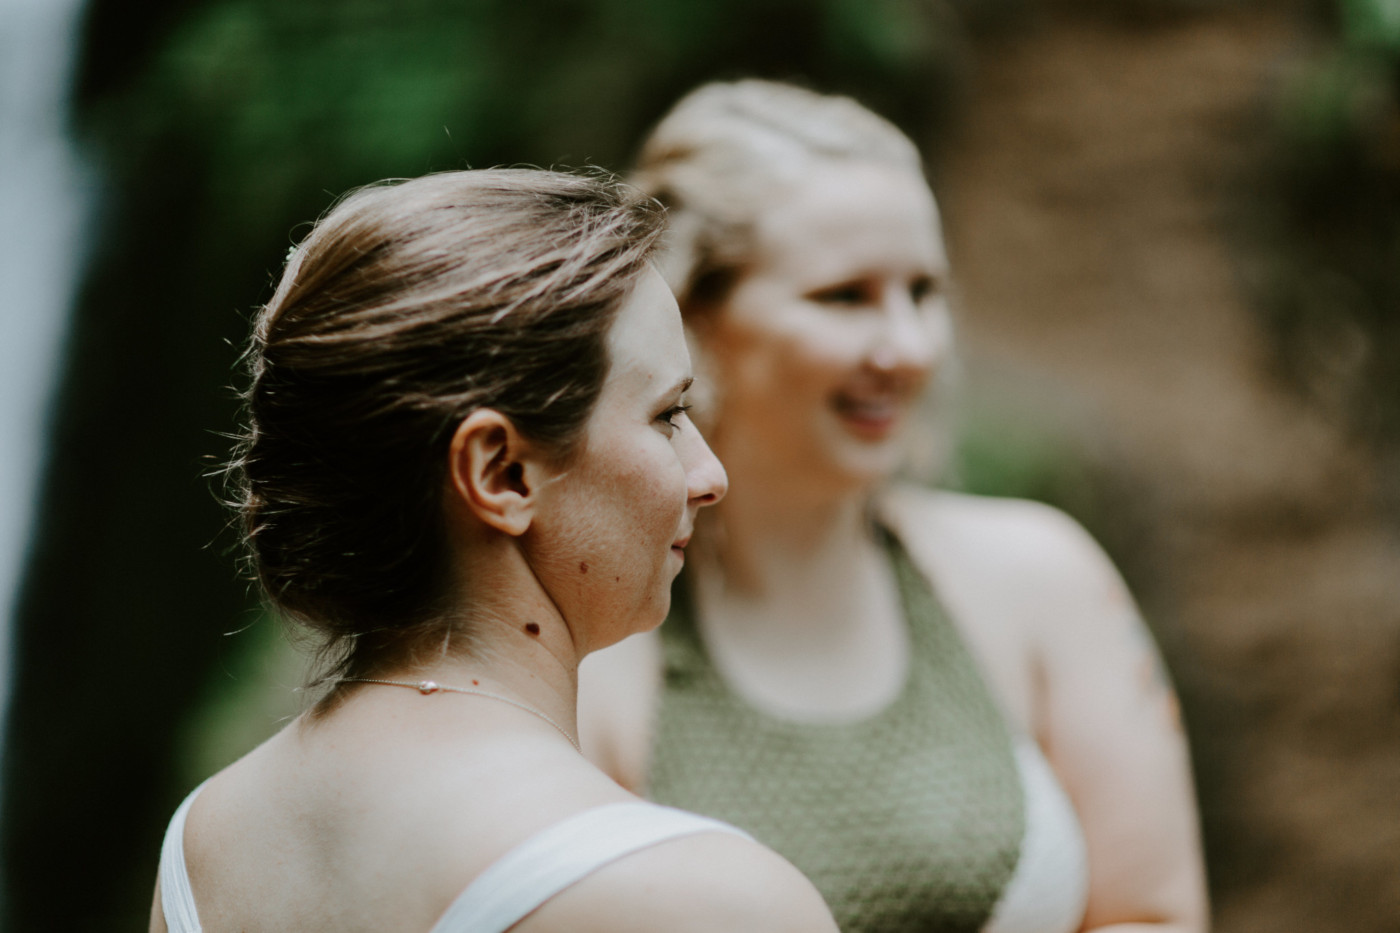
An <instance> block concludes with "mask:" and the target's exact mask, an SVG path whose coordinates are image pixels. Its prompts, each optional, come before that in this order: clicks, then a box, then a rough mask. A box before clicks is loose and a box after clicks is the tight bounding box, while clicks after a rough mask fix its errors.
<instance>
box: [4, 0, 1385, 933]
mask: <svg viewBox="0 0 1400 933" xmlns="http://www.w3.org/2000/svg"><path fill="white" fill-rule="evenodd" d="M750 74H757V75H764V76H770V77H777V78H786V79H793V80H797V81H799V82H802V83H806V84H810V85H811V86H814V87H816V88H818V89H821V90H828V91H840V92H845V93H849V94H853V95H855V96H856V97H858V98H859V99H861V100H862V101H864V102H865V103H867V104H869V105H870V106H872V107H873V108H875V109H876V110H878V111H880V112H882V113H884V114H886V115H888V116H890V117H892V118H893V119H894V120H895V121H896V122H898V123H900V124H901V125H902V126H903V127H904V128H905V129H906V130H907V131H908V132H909V133H910V134H911V135H912V136H913V137H914V138H915V140H916V141H918V142H920V143H921V144H922V145H923V146H924V149H925V151H926V153H927V155H928V160H929V169H930V175H931V177H932V179H933V181H934V186H935V189H936V191H937V192H938V194H939V196H940V198H941V200H942V203H943V207H944V211H945V215H946V222H947V227H948V231H947V232H948V239H949V242H950V245H951V249H952V253H953V260H954V272H955V277H956V278H957V281H958V285H959V288H960V291H961V299H962V309H961V310H962V316H961V322H960V326H961V342H962V351H963V370H964V373H963V375H964V379H963V387H962V391H961V394H962V399H961V402H962V406H961V407H962V411H963V416H962V419H961V423H960V427H959V429H958V437H957V448H956V449H957V452H956V455H955V457H954V460H955V462H954V465H953V468H952V470H951V471H950V476H949V482H950V483H952V484H954V485H958V486H960V487H962V488H965V489H969V490H973V491H977V492H988V493H997V494H1009V495H1020V496H1029V497H1033V498H1038V499H1043V500H1046V501H1049V502H1052V503H1054V504H1056V505H1058V506H1060V507H1062V508H1065V509H1067V510H1069V511H1070V512H1071V513H1072V514H1074V515H1075V516H1076V517H1078V518H1079V519H1080V520H1081V521H1082V522H1084V523H1085V524H1086V525H1087V526H1088V527H1089V528H1090V530H1091V531H1093V532H1094V533H1095V534H1096V535H1097V536H1098V537H1099V539H1100V540H1101V541H1102V542H1103V543H1104V545H1105V546H1106V547H1107V548H1108V550H1109V551H1110V553H1111V554H1112V555H1113V557H1114V559H1115V560H1116V561H1117V562H1118V564H1119V566H1120V567H1121V568H1122V569H1123V571H1124V573H1125V575H1126V576H1127V578H1128V580H1129V583H1130V584H1131V585H1132V586H1133V588H1134V590H1135V592H1136V593H1137V594H1138V597H1139V599H1140V601H1141V602H1142V604H1143V606H1144V609H1145V611H1146V613H1147V615H1148V617H1149V619H1150V621H1151V623H1152V625H1153V627H1154V629H1155V631H1156V633H1157V636H1158V639H1159V641H1160V643H1161V645H1162V647H1163V650H1164V652H1165V654H1166V656H1167V660H1168V664H1169V666H1170V667H1171V669H1172V672H1173V675H1174V677H1175V679H1176V681H1177V684H1178V687H1179V689H1180V691H1181V694H1182V701H1183V708H1184V714H1185V719H1186V723H1187V726H1188V728H1189V731H1190V735H1191V740H1192V746H1193V748H1192V750H1193V754H1194V757H1195V763H1196V771H1197V778H1198V790H1199V795H1200V801H1201V818H1202V825H1203V830H1204V838H1205V843H1206V849H1207V859H1208V864H1209V871H1210V882H1211V890H1212V896H1213V901H1214V910H1215V918H1216V929H1217V930H1219V931H1221V933H1252V931H1266V930H1267V931H1291V930H1299V931H1308V933H1319V931H1332V930H1337V931H1342V930H1345V931H1348V933H1356V931H1377V933H1380V931H1386V933H1392V931H1394V930H1395V929H1396V924H1397V918H1400V0H1308V2H1301V0H1300V2H1289V0H1275V2H1271V3H1264V2H1251V0H667V2H664V3H663V2H651V3H646V2H628V0H530V2H514V0H396V2H393V3H389V2H384V0H380V2H369V0H296V2H287V0H144V2H142V3H139V4H133V3H129V2H118V0H86V2H84V0H0V75H3V78H0V281H2V282H3V283H4V291H5V298H4V301H3V303H0V321H3V326H4V331H3V334H0V396H3V401H0V438H3V440H0V600H3V602H0V611H4V613H5V614H4V615H3V616H0V622H3V624H4V626H5V627H4V628H3V630H0V698H3V699H6V700H7V701H8V714H7V717H6V719H5V726H4V746H3V749H4V751H3V756H4V757H3V762H4V770H3V779H2V780H0V795H3V796H2V797H0V801H2V803H0V832H3V838H2V839H0V845H2V848H0V860H2V861H0V864H2V865H3V876H0V877H3V881H2V882H0V883H2V884H3V889H2V890H0V898H3V907H2V908H0V917H3V929H5V930H14V931H20V930H25V931H39V930H65V931H88V930H138V929H144V928H145V923H146V917H147V913H148V910H149V903H150V890H151V885H152V882H153V878H154V873H155V865H156V859H157V852H158V847H159V841H160V837H161V834H162V832H163V830H164V827H165V823H166V820H167V819H168V817H169V815H170V813H171V812H172V811H173V809H174V807H175V805H176V804H177V802H178V801H179V799H180V798H181V797H182V796H183V795H184V794H185V793H186V792H187V791H188V790H189V789H190V787H192V786H193V784H194V783H196V782H197V781H198V780H200V779H202V778H203V777H205V776H207V775H208V774H209V773H210V772H211V771H213V770H215V769H216V768H218V767H221V766H222V765H223V764H226V763H227V762H229V761H231V760H232V759H233V758H235V757H237V756H238V755H239V754H241V753H242V752H244V751H246V750H247V749H248V748H250V747H251V746H252V745H254V744H256V743H257V742H258V741H259V740H261V739H262V738H263V737H265V736H266V735H268V734H270V732H272V731H273V730H275V729H276V728H277V727H278V725H279V723H280V722H281V721H283V718H284V717H286V716H288V715H291V714H294V713H295V711H296V710H297V709H298V707H299V702H300V701H299V697H298V695H297V694H296V692H295V690H294V688H295V686H296V685H297V684H298V683H299V680H300V676H301V668H300V662H299V661H298V660H297V656H296V655H295V653H294V652H293V651H291V650H290V649H289V647H288V644H287V638H286V636H285V634H284V633H283V632H282V631H281V630H280V629H279V627H278V625H277V623H276V622H275V621H274V620H272V619H269V618H266V617H265V616H264V615H263V614H262V613H261V612H260V610H259V609H258V606H257V602H256V599H255V598H254V597H253V595H252V594H251V593H250V591H249V590H248V588H247V586H246V584H245V583H244V582H242V581H240V580H239V579H238V578H237V576H236V573H235V567H234V560H233V555H232V553H231V549H232V547H233V544H234V539H233V537H232V536H231V535H230V534H228V533H227V531H226V529H225V527H224V526H225V522H226V520H227V519H226V516H225V515H224V514H223V513H222V512H221V509H220V507H219V505H218V504H217V501H216V497H215V495H214V494H213V492H216V491H217V489H216V487H215V485H214V483H213V481H212V480H210V479H209V478H208V474H209V472H210V471H211V470H212V469H214V468H215V467H216V466H217V464H218V462H219V460H220V458H221V457H223V456H224V455H225V453H226V451H227V442H226V440H225V438H224V436H223V435H224V434H225V433H226V432H228V431H230V430H232V428H233V426H234V424H235V417H236V415H235V410H236V406H235V401H234V393H233V390H232V389H231V388H229V387H230V386H231V385H234V384H236V383H237V381H238V372H237V355H238V350H237V348H238V345H239V344H240V342H241V341H242V340H243V338H244V336H245V332H246V328H247V322H248V318H249V315H250V313H251V311H252V309H253V308H254V307H255V306H256V305H257V304H258V302H260V301H262V300H265V299H266V298H267V297H269V296H270V293H271V283H272V280H273V276H275V275H276V274H277V272H278V271H279V270H280V263H281V260H282V257H283V256H284V254H285V253H286V251H287V248H288V246H290V245H291V244H292V243H294V242H295V241H296V240H297V239H298V238H299V236H300V235H301V234H302V233H303V232H304V231H305V229H306V227H305V224H306V222H307V221H310V220H312V219H314V218H315V217H316V216H317V215H318V214H319V213H320V212H321V211H322V210H323V209H324V208H325V207H326V206H327V205H328V204H329V202H330V201H331V199H332V197H333V196H334V195H335V194H338V193H340V192H341V191H343V190H345V189H346V188H348V187H351V186H353V185H357V184H362V183H364V182H367V181H370V180H373V179H377V178H381V177H385V176H411V175H418V174H421V173H424V172H428V171H434V170H442V169H452V168H461V167H468V166H471V167H484V166H489V165H494V164H500V163H508V164H520V163H529V164H535V165H541V166H578V165H585V164H592V165H601V166H604V167H607V168H611V169H616V170H623V169H625V168H626V167H627V165H628V163H629V161H630V158H631V155H632V152H633V147H634V146H635V144H636V142H637V141H638V140H639V138H640V136H641V134H642V133H643V131H644V130H645V129H646V128H647V127H648V125H649V124H650V123H651V122H652V121H653V120H655V119H656V118H657V117H658V116H659V115H660V114H661V113H662V112H663V110H664V109H665V108H666V107H667V106H668V105H669V104H670V103H671V102H672V101H673V100H674V99H675V98H676V97H677V96H679V95H680V94H681V93H683V92H684V91H686V90H688V89H689V88H690V87H692V86H694V85H695V84H697V83H699V82H701V81H703V80H706V79H710V78H717V77H738V76H743V75H750Z"/></svg>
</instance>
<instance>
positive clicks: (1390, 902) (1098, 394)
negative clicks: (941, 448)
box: [942, 11, 1400, 933]
mask: <svg viewBox="0 0 1400 933" xmlns="http://www.w3.org/2000/svg"><path fill="white" fill-rule="evenodd" d="M1306 48H1307V46H1306V42H1305V41H1303V34H1302V33H1301V31H1300V30H1299V28H1298V25H1297V24H1296V23H1295V22H1293V21H1291V20H1289V19H1288V18H1287V17H1286V16H1285V15H1282V14H1278V13H1266V12H1249V11H1236V12H1234V13H1230V14H1224V15H1222V14H1211V15H1207V14H1200V15H1196V16H1192V17H1186V18H1181V19H1178V20H1176V21H1174V22H1170V23H1158V24H1156V25H1152V26H1143V25H1142V24H1138V25H1133V26H1129V25H1125V24H1117V25H1110V24H1104V23H1102V22H1091V21H1086V20H1082V19H1081V20H1078V21H1069V20H1064V21H1055V22H1046V23H1045V24H1043V25H1042V26H1041V27H1040V28H1037V29H1035V30H1033V31H1030V32H1027V33H1024V34H1021V35H1018V36H1016V37H1013V38H1001V39H998V40H995V41H993V42H987V43H984V44H982V45H981V46H980V47H979V48H978V49H977V75H976V78H975V81H974V85H975V91H974V95H973V100H972V101H971V106H970V108H969V112H968V115H967V120H966V122H965V126H964V128H963V130H962V131H961V133H960V136H959V138H958V140H957V141H956V142H955V144H954V147H953V152H952V154H951V156H950V158H949V159H948V161H947V162H946V163H945V165H944V171H943V172H942V180H943V182H944V184H943V185H942V189H943V191H942V194H943V199H944V205H945V211H946V213H947V218H948V225H949V237H950V241H951V243H952V248H953V252H954V260H955V263H956V268H957V271H958V274H959V279H960V285H961V288H962V290H963V293H964V297H965V303H966V306H967V313H966V314H965V315H964V318H965V320H964V323H963V343H964V346H965V349H966V356H967V368H968V371H969V381H970V383H971V389H970V394H971V396H972V397H973V399H974V401H975V400H976V398H977V397H979V395H980V396H982V397H984V398H995V399H997V400H999V401H998V402H997V404H1001V405H1011V406H1021V407H1022V408H1024V409H1025V410H1027V411H1030V412H1031V413H1032V415H1031V417H1032V418H1038V419H1041V421H1042V423H1044V422H1045V421H1046V420H1048V421H1049V422H1050V423H1053V424H1055V425H1056V426H1057V428H1058V430H1060V431H1061V432H1062V433H1063V434H1064V436H1066V437H1067V438H1069V441H1070V443H1071V444H1072V446H1073V447H1074V448H1075V449H1076V450H1077V451H1078V455H1080V456H1082V457H1083V458H1085V460H1086V461H1089V462H1091V463H1092V464H1093V465H1094V466H1095V475H1100V476H1109V477H1112V479H1111V483H1112V485H1114V486H1115V487H1116V488H1117V489H1118V491H1119V494H1118V500H1116V501H1115V506H1114V513H1113V514H1109V515H1106V516H1105V515H1100V516H1099V517H1098V519H1097V520H1095V519H1094V518H1092V517H1091V518H1090V523H1091V525H1094V527H1095V529H1096V530H1099V531H1101V533H1102V534H1103V536H1104V537H1105V539H1106V541H1107V543H1108V544H1109V546H1110V549H1111V550H1113V551H1114V553H1115V556H1117V557H1118V558H1119V559H1120V560H1121V561H1122V562H1123V564H1124V566H1125V568H1127V569H1128V571H1129V576H1130V579H1131V581H1132V582H1133V583H1134V584H1135V585H1136V587H1137V588H1138V591H1139V593H1140V595H1141V597H1142V600H1143V602H1144V604H1145V606H1146V608H1147V609H1148V612H1149V615H1150V616H1151V617H1152V619H1153V621H1154V625H1155V626H1156V628H1157V631H1158V633H1159V637H1160V640H1161V642H1162V644H1163V647H1164V650H1165V652H1166V654H1167V656H1168V661H1169V663H1170V665H1171V666H1172V668H1173V672H1174V675H1175V677H1176V679H1177V682H1178V684H1179V686H1180V688H1181V692H1182V694H1183V701H1184V706H1185V710H1186V713H1187V720H1188V725H1189V727H1190V728H1191V730H1192V733H1193V735H1192V740H1193V748H1194V752H1195V756H1196V760H1197V768H1198V775H1199V784H1200V790H1201V802H1202V818H1203V824H1204V828H1205V833H1206V841H1207V846H1208V856H1209V858H1210V861H1211V866H1210V870H1211V875H1212V886H1213V894H1214V898H1215V905H1214V906H1215V914H1216V929H1218V930H1219V931H1222V933H1252V931H1266V930H1267V931H1291V930H1300V931H1308V933H1319V931H1327V930H1337V931H1342V930H1345V931H1348V933H1357V931H1376V933H1380V931H1393V930H1396V929H1400V919H1397V918H1400V535H1397V531H1396V528H1395V525H1394V520H1393V516H1392V517H1391V518H1390V519H1389V520H1388V519H1387V518H1386V517H1385V516H1384V515H1383V514H1382V512H1381V509H1380V505H1379V494H1378V492H1377V483H1376V479H1377V476H1376V470H1377V466H1376V463H1375V461H1374V460H1373V459H1372V458H1371V457H1370V456H1369V455H1368V454H1367V452H1366V451H1365V450H1363V449H1360V448H1359V447H1358V446H1357V445H1355V444H1353V443H1351V442H1349V441H1348V439H1347V438H1346V437H1345V436H1344V434H1343V433H1342V432H1341V431H1340V430H1339V429H1338V428H1336V427H1335V426H1334V425H1332V424H1330V423H1329V422H1328V420H1327V419H1326V418H1325V417H1323V416H1322V415H1321V414H1319V413H1318V412H1316V411H1314V410H1311V409H1309V408H1308V407H1306V406H1305V405H1304V404H1303V403H1302V402H1300V401H1298V399H1297V398H1296V397H1295V396H1294V395H1293V394H1291V393H1290V392H1288V391H1287V390H1286V389H1285V388H1284V387H1282V386H1281V385H1279V384H1278V383H1277V382H1276V381H1275V380H1274V379H1273V378H1272V376H1271V372H1272V369H1271V365H1270V364H1271V359H1270V354H1271V352H1272V350H1271V347H1270V344H1269V341H1268V339H1267V335H1266V334H1264V333H1263V331H1262V330H1261V329H1260V327H1259V324H1258V318H1257V316H1256V314H1255V313H1254V312H1253V311H1252V310H1251V307H1250V304H1249V297H1248V295H1247V294H1246V291H1245V289H1244V286H1243V284H1242V281H1243V279H1242V274H1241V269H1242V267H1243V266H1244V264H1245V263H1246V262H1247V259H1248V257H1247V256H1244V255H1242V250H1247V249H1248V246H1247V245H1245V246H1244V247H1242V246H1241V245H1240V244H1239V243H1238V242H1237V241H1235V240H1233V239H1232V237H1231V236H1229V235H1228V234H1227V232H1226V231H1227V229H1228V226H1229V225H1228V223H1227V218H1228V216H1229V212H1230V210H1231V209H1232V204H1234V203H1235V202H1236V201H1237V199H1238V195H1239V192H1240V191H1241V190H1243V187H1242V183H1243V182H1244V181H1245V180H1247V179H1248V177H1249V173H1250V172H1251V171H1255V170H1257V168H1258V164H1259V162H1258V160H1259V158H1260V155H1261V152H1260V147H1259V145H1258V140H1259V138H1260V137H1259V128H1260V125H1261V124H1260V121H1261V117H1262V105H1263V102H1264V101H1265V100H1266V99H1267V95H1268V91H1269V89H1270V87H1271V85H1272V83H1273V82H1275V81H1276V80H1278V77H1279V75H1280V74H1281V72H1282V70H1284V69H1286V68H1287V67H1288V66H1289V63H1290V62H1291V61H1296V60H1297V58H1298V57H1299V56H1300V55H1302V54H1304V53H1305V52H1306ZM1125 493H1126V494H1125Z"/></svg>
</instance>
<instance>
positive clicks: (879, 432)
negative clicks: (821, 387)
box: [832, 392, 904, 440]
mask: <svg viewBox="0 0 1400 933" xmlns="http://www.w3.org/2000/svg"><path fill="white" fill-rule="evenodd" d="M832 408H833V409H834V410H835V411H836V414H837V415H838V416H839V417H840V418H841V421H842V423H844V424H845V425H846V426H847V427H848V428H850V429H851V430H852V431H854V432H855V433H856V434H857V435H859V436H862V437H866V438H870V439H872V440H881V439H883V438H884V437H886V436H887V435H889V434H890V432H892V431H893V430H894V429H895V427H896V426H897V425H898V424H899V418H900V415H901V414H903V412H904V399H903V397H902V396H900V395H897V394H894V393H890V392H878V393H857V392H837V393H836V395H835V396H834V397H833V398H832Z"/></svg>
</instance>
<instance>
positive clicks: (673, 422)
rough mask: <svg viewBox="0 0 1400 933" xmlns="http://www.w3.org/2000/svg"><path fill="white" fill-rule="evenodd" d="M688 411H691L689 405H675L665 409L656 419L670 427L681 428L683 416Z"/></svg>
mask: <svg viewBox="0 0 1400 933" xmlns="http://www.w3.org/2000/svg"><path fill="white" fill-rule="evenodd" d="M688 411H690V406H689V405H675V406H672V407H671V408H668V409H666V410H665V411H663V412H662V413H661V414H660V415H658V416H657V418H656V420H657V421H660V422H663V423H664V424H666V425H667V426H668V427H671V428H679V427H680V426H681V422H680V419H681V416H682V415H684V414H685V413H686V412H688Z"/></svg>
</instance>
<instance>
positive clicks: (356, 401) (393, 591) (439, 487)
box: [231, 169, 662, 676]
mask: <svg viewBox="0 0 1400 933" xmlns="http://www.w3.org/2000/svg"><path fill="white" fill-rule="evenodd" d="M661 225H662V215H661V212H660V210H659V208H658V207H657V206H656V205H655V204H654V202H649V201H645V200H641V199H639V198H637V197H636V196H635V194H634V193H633V192H631V191H630V189H626V188H624V187H622V186H620V185H618V184H616V183H614V182H612V181H610V180H607V179H603V178H599V177H594V176H585V175H573V174H563V173H558V172H544V171H537V170H530V169H490V170H480V171H462V172H446V173H442V174H436V175H429V176H426V177H423V178H418V179H414V180H411V181H403V182H397V183H395V182H386V183H381V184H379V185H376V186H371V187H367V188H363V189H360V190H358V191H355V192H352V193H351V194H349V195H348V196H347V197H345V198H344V199H342V200H341V201H340V202H339V203H338V204H337V205H336V206H335V207H334V208H333V209H331V210H330V211H329V212H328V213H327V214H326V215H325V217H323V218H322V220H321V221H320V222H319V223H318V224H317V225H316V226H315V228H314V229H313V230H312V231H311V233H310V234H309V235H308V236H307V237H306V239H305V240H304V241H303V242H302V243H301V244H300V246H298V247H297V248H296V250H295V252H294V254H293V255H292V257H291V259H290V261H289V262H288V265H287V268H286V270H285V272H284V274H283V276H282V280H281V283H280V284H279V286H278V288H277V290H276V293H275V294H274V296H273V298H272V300H271V301H270V302H269V303H268V304H267V305H266V306H265V307H264V308H263V309H262V310H261V312H260V313H259V314H258V316H257V319H256V324H255V327H254V331H253V336H252V341H251V345H250V347H249V350H248V361H249V368H250V373H251V382H250V385H249V387H248V389H247V391H246V393H245V404H246V417H247V427H246V434H245V436H244V437H243V438H242V440H241V443H240V445H239V448H238V450H237V452H236V455H235V458H234V461H233V463H232V467H231V472H232V475H233V477H234V478H235V481H236V486H237V489H238V495H237V502H236V505H237V508H238V510H239V513H240V517H241V520H242V527H243V532H244V537H245V540H246V544H247V550H248V554H249V557H250V562H251V565H252V568H253V570H254V572H255V574H256V577H257V579H258V580H259V582H260V583H261V585H262V587H263V589H264V590H265V592H266V594H267V596H268V597H269V599H270V600H271V601H272V603H273V604H274V605H276V606H277V607H278V608H279V609H281V610H282V611H283V612H284V613H285V614H287V615H288V616H290V617H291V618H293V619H295V620H297V621H299V622H302V623H304V624H305V625H306V626H308V627H309V628H311V629H312V630H313V631H314V632H316V633H317V634H319V635H320V636H321V638H322V652H323V655H322V657H323V659H324V660H326V661H327V662H328V663H329V670H328V671H327V672H326V675H325V676H332V675H342V676H355V675H361V674H364V673H366V672H368V671H371V670H373V669H374V668H375V667H376V665H379V664H383V663H384V662H385V661H387V660H390V658H391V656H392V655H393V654H395V653H397V652H400V651H403V650H406V649H411V648H412V647H413V646H414V645H415V644H417V643H418V642H419V641H421V640H422V639H424V638H426V637H430V636H438V637H441V636H442V635H443V634H444V633H445V632H448V631H450V630H451V626H452V621H451V619H450V613H448V612H447V610H448V609H449V607H446V606H444V605H441V603H442V601H443V597H444V596H445V594H446V590H447V587H446V583H447V579H448V576H447V575H448V570H449V568H448V566H447V546H446V529H445V526H444V512H443V499H442V497H443V490H444V483H445V474H446V462H447V456H448V446H449V444H450V441H451V437H452V434H453V432H454V431H455V429H456V426H457V425H458V424H459V423H460V422H461V420H462V419H463V418H465V417H466V416H467V415H469V414H470V413H471V412H472V411H475V410H477V409H480V408H493V409H496V410H498V411H500V412H501V413H502V414H504V415H506V416H507V417H509V418H510V419H511V421H512V422H513V423H514V424H515V425H516V426H517V428H518V429H519V430H520V431H521V432H522V433H523V434H524V435H525V436H527V437H529V438H531V439H532V440H535V441H538V442H540V443H543V444H545V445H546V446H547V447H549V448H552V449H553V450H555V451H557V452H558V454H559V456H560V457H561V458H563V457H567V456H568V455H569V454H570V453H571V452H572V451H573V449H574V445H575V442H576V441H577V440H578V438H579V437H580V435H581V433H582V429H583V426H584V424H585V422H586V421H587V419H588V416H589V414H590V413H591V411H592V409H593V406H594V403H595V402H596V400H597V398H598V395H599V393H600V391H601V388H602V384H603V381H604V379H605V377H606V374H607V368H608V359H607V344H606V337H607V332H608V328H609V327H610V326H611V324H612V321H613V319H614V318H615V316H616V312H617V310H618V308H619V306H620V305H621V304H622V303H623V301H624V300H625V298H626V296H627V295H628V294H629V293H630V292H631V290H632V288H633V287H634V285H635V284H636V282H637V280H638V278H639V276H640V275H641V273H642V271H643V269H644V268H645V265H646V262H647V259H648V257H649V255H650V254H651V251H652V249H653V246H654V244H655V242H656V239H657V237H658V236H659V234H660V230H661Z"/></svg>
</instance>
